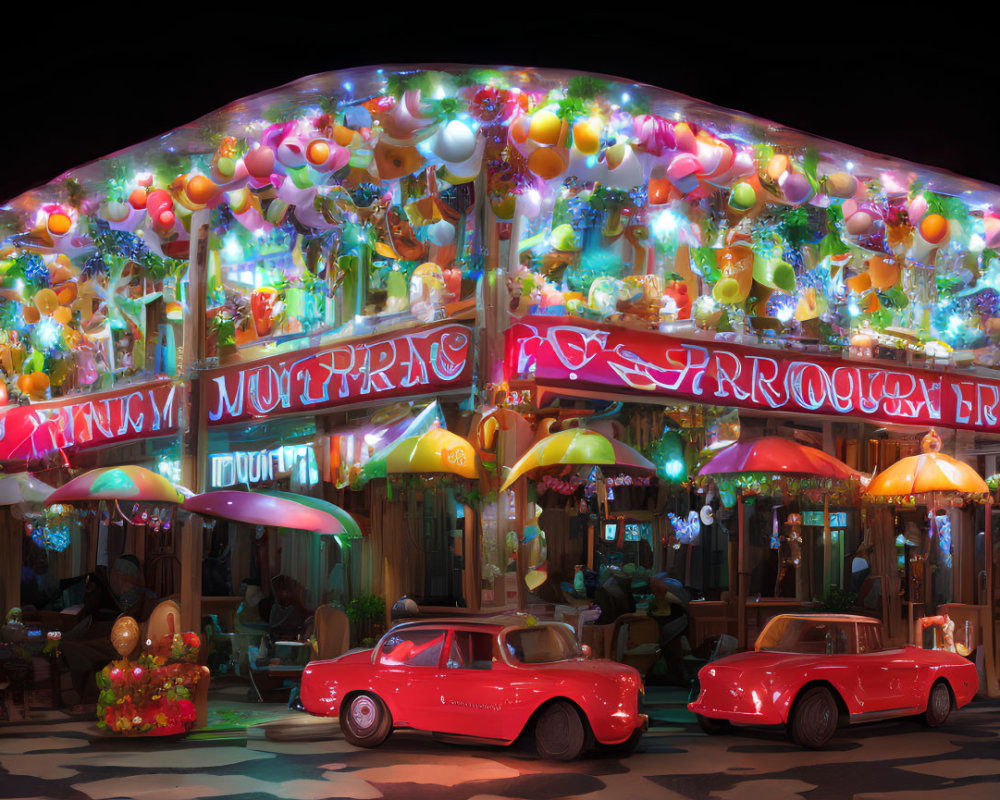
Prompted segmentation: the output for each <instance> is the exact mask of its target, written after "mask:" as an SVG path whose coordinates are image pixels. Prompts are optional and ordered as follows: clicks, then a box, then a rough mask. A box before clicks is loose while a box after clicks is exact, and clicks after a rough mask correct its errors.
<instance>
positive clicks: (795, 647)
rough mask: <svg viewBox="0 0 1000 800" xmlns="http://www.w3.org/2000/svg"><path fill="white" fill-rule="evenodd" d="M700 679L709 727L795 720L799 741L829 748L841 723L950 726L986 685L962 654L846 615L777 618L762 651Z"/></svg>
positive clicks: (696, 706) (716, 666) (791, 729)
mask: <svg viewBox="0 0 1000 800" xmlns="http://www.w3.org/2000/svg"><path fill="white" fill-rule="evenodd" d="M698 680H699V683H700V687H701V688H700V692H699V694H698V699H697V700H695V701H694V702H693V703H690V704H688V708H689V709H690V710H691V711H693V712H694V713H695V714H697V715H698V721H699V723H700V724H701V727H702V729H703V730H704V731H705V732H706V733H713V734H714V733H722V732H723V731H725V729H726V728H727V727H728V726H729V724H730V723H739V724H744V725H786V726H787V729H788V735H789V737H790V738H791V740H792V741H793V742H795V743H796V744H799V745H802V746H803V747H811V748H818V747H822V746H823V745H824V744H825V743H826V742H827V741H828V740H829V739H830V737H831V736H833V734H834V732H835V731H836V729H837V725H838V723H839V721H840V720H841V719H843V720H845V721H846V722H849V723H851V724H854V723H857V722H868V721H873V720H880V719H888V718H891V717H905V716H910V715H922V717H923V720H924V721H925V722H926V723H927V724H928V725H930V726H937V725H942V724H944V722H945V720H947V719H948V715H949V714H950V713H951V709H952V708H961V707H962V706H964V705H965V704H966V703H968V702H969V701H970V700H972V698H973V697H974V696H975V694H976V692H977V691H978V689H979V675H978V673H977V672H976V667H975V665H974V664H972V663H971V662H969V661H967V660H966V659H964V658H962V657H961V656H959V655H956V654H955V653H950V652H946V651H942V650H922V649H920V648H918V647H913V646H907V647H903V648H901V649H896V650H887V649H885V648H884V647H883V645H882V626H881V623H880V622H879V621H878V620H876V619H870V618H868V617H856V616H850V615H844V614H815V615H800V614H781V615H779V616H777V617H774V618H773V619H772V620H771V621H770V622H768V623H767V625H766V626H764V630H762V631H761V633H760V636H759V637H758V638H757V643H756V645H755V647H754V652H752V653H738V654H736V655H733V656H728V657H726V658H722V659H719V660H718V661H714V662H711V663H709V664H708V665H706V666H704V667H702V668H701V671H700V672H699V673H698Z"/></svg>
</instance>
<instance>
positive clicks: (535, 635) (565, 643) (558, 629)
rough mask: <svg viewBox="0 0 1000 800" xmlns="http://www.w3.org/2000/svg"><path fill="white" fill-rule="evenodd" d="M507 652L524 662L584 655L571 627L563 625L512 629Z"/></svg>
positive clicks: (508, 637) (556, 659)
mask: <svg viewBox="0 0 1000 800" xmlns="http://www.w3.org/2000/svg"><path fill="white" fill-rule="evenodd" d="M506 646H507V652H508V653H509V654H510V656H511V657H512V658H514V659H515V660H517V661H520V662H521V663H522V664H547V663H549V662H552V661H564V660H566V659H569V658H579V657H580V656H582V655H583V653H582V652H581V650H580V645H579V644H578V643H577V641H576V639H574V638H573V634H572V632H571V631H570V629H569V628H566V627H564V626H562V625H538V626H534V627H531V628H518V629H517V630H513V631H510V632H509V633H508V634H507V639H506Z"/></svg>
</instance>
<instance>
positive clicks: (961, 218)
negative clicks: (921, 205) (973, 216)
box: [924, 191, 969, 223]
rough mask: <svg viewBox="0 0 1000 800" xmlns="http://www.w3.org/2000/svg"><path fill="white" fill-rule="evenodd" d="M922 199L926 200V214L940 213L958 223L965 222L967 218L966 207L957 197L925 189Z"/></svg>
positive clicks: (967, 211)
mask: <svg viewBox="0 0 1000 800" xmlns="http://www.w3.org/2000/svg"><path fill="white" fill-rule="evenodd" d="M924 199H925V200H926V201H927V213H928V214H940V215H941V216H942V217H944V218H945V219H953V220H955V221H957V222H959V223H965V222H967V221H968V219H969V209H968V207H967V206H966V205H965V203H963V202H962V201H961V200H959V199H958V198H957V197H952V196H950V195H947V194H935V193H934V192H928V191H925V192H924Z"/></svg>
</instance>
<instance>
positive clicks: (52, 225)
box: [48, 211, 73, 236]
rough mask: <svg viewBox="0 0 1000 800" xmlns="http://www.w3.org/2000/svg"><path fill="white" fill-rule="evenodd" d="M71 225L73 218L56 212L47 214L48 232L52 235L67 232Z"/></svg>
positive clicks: (63, 234)
mask: <svg viewBox="0 0 1000 800" xmlns="http://www.w3.org/2000/svg"><path fill="white" fill-rule="evenodd" d="M72 225H73V220H71V219H70V218H69V217H67V216H66V215H65V214H62V213H60V212H58V211H57V212H56V213H54V214H49V220H48V227H49V233H51V234H52V235H53V236H65V235H66V234H67V233H69V229H70V227H71V226H72Z"/></svg>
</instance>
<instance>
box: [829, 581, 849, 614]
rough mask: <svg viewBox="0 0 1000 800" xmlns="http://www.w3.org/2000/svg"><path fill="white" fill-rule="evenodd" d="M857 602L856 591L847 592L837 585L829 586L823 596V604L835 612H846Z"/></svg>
mask: <svg viewBox="0 0 1000 800" xmlns="http://www.w3.org/2000/svg"><path fill="white" fill-rule="evenodd" d="M857 602H858V593H857V592H849V591H846V590H844V589H841V588H840V587H839V586H831V587H830V588H829V590H828V591H827V593H826V597H824V598H823V606H824V607H825V608H826V610H827V611H832V612H833V613H835V614H846V613H847V612H849V611H851V610H852V609H853V608H854V606H855V605H857Z"/></svg>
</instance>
